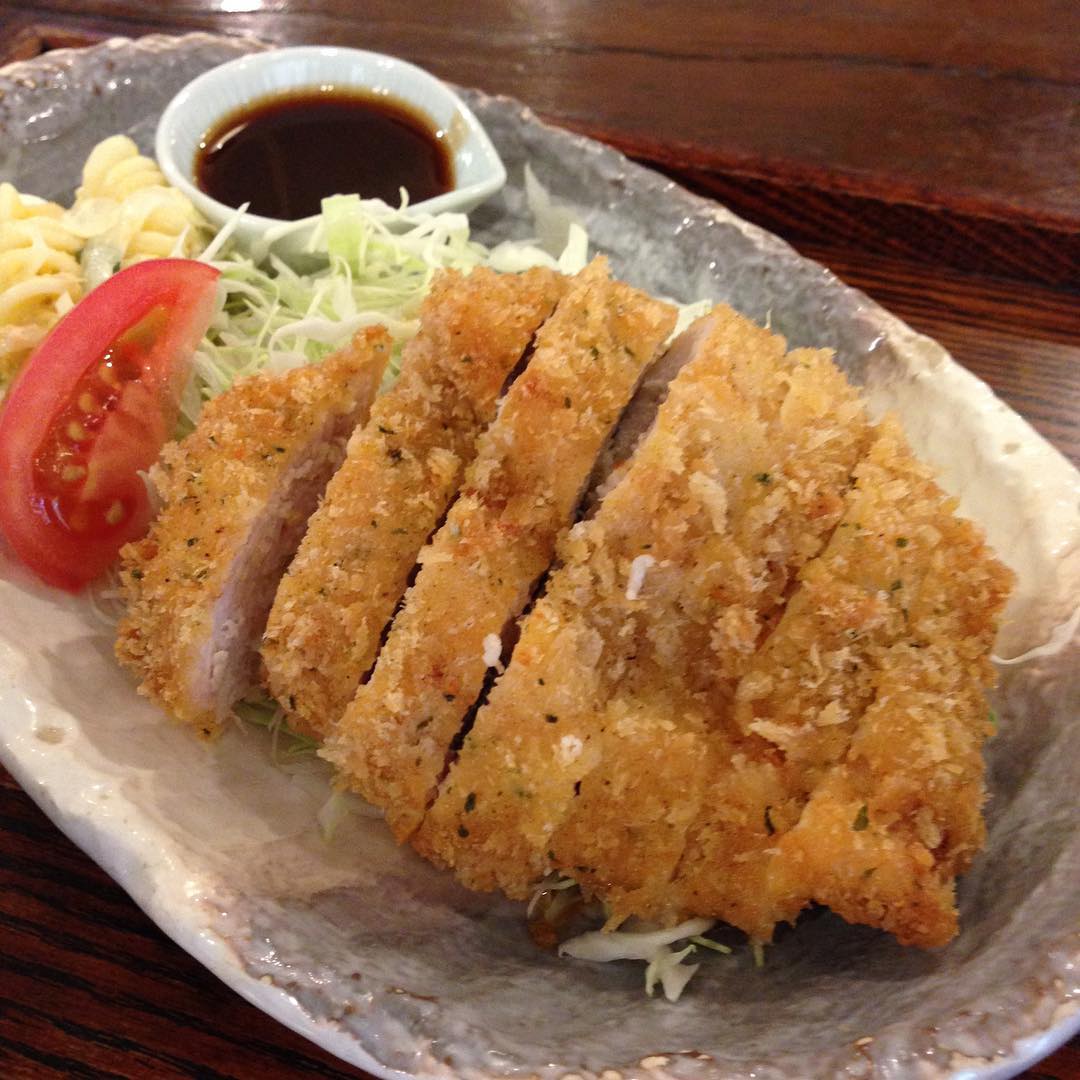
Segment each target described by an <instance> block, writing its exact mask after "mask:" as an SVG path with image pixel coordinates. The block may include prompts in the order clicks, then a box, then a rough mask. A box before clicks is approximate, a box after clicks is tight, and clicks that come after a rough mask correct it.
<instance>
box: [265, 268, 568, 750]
mask: <svg viewBox="0 0 1080 1080" xmlns="http://www.w3.org/2000/svg"><path fill="white" fill-rule="evenodd" d="M565 282H566V278H565V277H563V276H562V275H561V274H557V273H555V272H553V271H551V270H544V269H535V270H529V271H526V272H525V273H523V274H496V273H495V272H494V271H492V270H488V269H487V268H484V267H481V268H477V269H475V270H473V271H472V272H471V273H470V274H468V275H462V274H459V273H457V272H455V271H446V272H443V273H441V274H439V275H437V276H436V278H435V279H434V281H433V282H432V287H431V292H430V293H429V294H428V296H427V298H426V299H425V301H424V304H423V306H422V308H421V311H420V330H419V332H418V334H417V336H416V337H415V338H413V340H412V341H411V342H409V344H408V345H407V346H406V347H405V350H404V353H403V355H402V361H401V375H400V376H399V378H398V381H397V382H396V383H395V384H394V386H393V387H392V388H391V389H390V390H389V391H387V392H386V393H385V394H383V395H382V396H381V397H379V398H378V399H377V400H376V402H375V404H374V406H373V407H372V410H371V417H370V419H369V420H368V422H367V424H366V425H365V426H364V427H363V428H362V429H358V430H357V432H356V433H355V435H354V436H353V437H352V439H351V440H350V442H349V447H348V451H347V454H346V458H345V462H344V463H343V464H342V466H341V468H340V469H339V470H338V471H337V473H336V474H335V475H334V477H333V479H332V480H331V481H330V484H329V485H328V487H327V490H326V497H325V498H324V500H323V502H322V505H321V506H320V508H319V509H318V511H317V512H316V513H315V515H314V516H313V518H312V519H311V522H310V523H309V525H308V530H307V533H306V535H305V536H304V540H303V542H302V543H301V545H300V549H299V551H298V552H297V555H296V558H295V559H294V560H293V562H292V564H291V565H290V567H289V570H288V572H287V573H286V575H285V577H284V578H283V579H282V582H281V585H280V587H279V588H278V592H277V596H276V598H275V600H274V606H273V609H272V611H271V613H270V619H269V621H268V623H267V629H266V635H265V637H264V640H263V644H262V657H263V661H264V663H265V665H266V672H267V680H268V686H269V689H270V692H271V693H272V694H273V696H274V697H275V698H276V699H277V700H278V701H279V702H281V703H282V705H283V707H284V708H285V709H286V710H287V711H288V716H289V721H290V723H291V724H292V726H293V727H294V728H295V729H297V730H304V731H308V732H311V733H315V734H320V735H321V734H325V732H326V731H328V730H329V728H330V725H331V724H332V723H333V722H334V721H335V720H337V719H338V717H340V716H341V714H342V712H344V710H345V707H346V705H348V703H349V702H350V701H351V700H352V697H353V695H354V693H355V692H356V687H357V685H358V683H359V682H360V680H361V678H362V677H363V676H364V675H366V674H367V673H368V671H369V670H370V669H371V665H372V664H373V663H374V661H375V655H376V653H377V652H378V649H379V645H380V642H381V636H382V633H383V630H384V628H385V627H386V624H387V623H388V622H389V621H390V619H391V617H392V616H393V613H394V608H395V606H396V605H397V603H398V601H399V600H400V599H401V596H402V594H403V593H404V592H405V589H406V586H407V584H408V580H409V575H410V573H411V572H412V570H413V566H414V564H415V562H416V555H417V552H419V550H420V548H421V547H422V546H423V545H424V544H425V543H426V542H427V540H428V539H429V537H430V536H431V534H432V532H433V531H434V529H435V527H436V526H437V525H438V523H439V521H440V520H441V519H442V517H443V515H444V514H445V512H446V508H447V506H448V505H449V504H450V502H451V500H452V499H453V498H454V496H455V495H456V494H457V492H458V489H459V487H460V486H461V481H462V477H463V474H464V471H465V468H466V466H467V465H468V464H469V463H470V462H471V461H472V457H473V454H474V453H475V452H476V440H477V438H478V436H479V435H480V433H481V432H482V431H483V430H484V428H485V427H486V426H487V424H488V423H490V421H491V419H492V418H493V416H494V415H495V405H496V401H497V399H498V396H499V394H500V392H501V390H502V388H503V385H504V383H505V382H506V380H507V379H508V377H509V376H510V374H511V372H512V370H513V368H514V366H515V365H516V364H517V363H518V361H519V360H520V358H521V355H522V353H523V352H524V351H525V349H526V348H527V346H528V345H529V342H530V341H531V339H532V336H533V334H534V333H535V332H536V329H537V328H538V327H539V325H540V324H541V323H542V322H543V321H544V320H545V319H546V318H547V317H548V315H550V314H551V311H552V309H553V308H554V306H555V303H556V301H557V300H558V298H559V297H560V296H561V295H562V293H563V291H564V289H565Z"/></svg>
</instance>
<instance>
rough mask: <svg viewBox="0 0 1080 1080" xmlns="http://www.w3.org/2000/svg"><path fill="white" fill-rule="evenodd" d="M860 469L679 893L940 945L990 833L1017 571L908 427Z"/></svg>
mask: <svg viewBox="0 0 1080 1080" xmlns="http://www.w3.org/2000/svg"><path fill="white" fill-rule="evenodd" d="M855 478H856V483H855V487H854V488H853V489H852V490H851V492H850V493H849V494H848V496H847V500H846V506H845V511H844V516H843V520H842V521H841V523H840V525H839V527H838V528H837V530H836V532H835V533H834V535H833V537H832V540H831V541H830V543H829V545H828V547H827V548H826V550H825V552H824V553H823V554H822V556H821V557H820V558H818V559H816V560H814V561H813V562H811V563H810V564H808V565H807V566H806V568H805V569H804V571H803V573H802V577H801V581H800V585H799V589H798V591H797V592H796V593H795V594H794V596H793V597H792V599H791V601H790V603H789V604H788V607H787V609H786V611H785V613H784V615H783V618H782V619H781V620H780V622H779V624H778V626H777V627H776V630H775V631H774V633H773V634H772V635H771V637H770V638H769V640H768V641H767V642H766V643H765V645H764V647H763V648H762V649H761V650H760V652H759V653H758V654H757V656H755V657H754V660H753V662H752V664H751V666H750V670H749V671H748V672H747V673H746V675H745V676H744V677H743V679H742V681H741V682H740V684H739V688H738V690H737V692H736V705H735V709H734V714H733V719H734V726H735V729H736V731H737V732H738V733H739V734H740V735H741V736H742V737H743V739H744V740H745V741H744V742H743V743H742V744H741V746H740V749H739V758H738V760H736V759H735V758H733V759H732V762H731V764H730V765H729V766H728V767H727V768H726V769H723V770H722V771H720V772H718V773H717V775H716V777H715V779H714V781H713V783H712V785H711V788H710V794H709V805H708V807H706V809H705V811H704V812H703V813H702V814H701V816H700V817H699V819H698V821H697V822H696V823H695V825H694V827H693V829H692V830H691V834H690V839H689V841H688V844H687V848H686V851H685V852H684V854H683V858H682V863H681V865H680V868H679V872H678V874H677V875H676V878H675V880H674V882H673V883H672V885H671V888H670V894H671V896H672V900H673V903H674V905H675V907H676V908H677V910H679V911H680V912H682V913H684V914H686V915H694V914H703V913H706V912H707V913H708V914H709V915H714V916H719V917H720V918H723V919H725V920H727V921H729V922H733V923H734V924H735V925H737V926H741V927H742V928H743V929H745V930H747V931H748V932H750V933H751V934H753V935H755V936H757V937H759V938H761V939H762V940H767V939H768V938H769V937H770V936H771V933H772V928H773V925H774V924H775V923H776V922H779V921H781V920H788V921H793V920H794V918H795V916H796V915H797V914H798V912H799V911H800V910H801V909H802V908H803V907H804V906H805V905H806V904H808V903H810V902H811V901H817V902H819V903H822V904H827V905H828V906H829V907H831V908H832V909H833V910H834V911H836V912H838V913H839V914H841V915H843V916H844V917H845V918H847V919H849V920H850V921H852V922H860V923H867V924H869V925H872V926H878V927H881V928H883V929H885V930H888V931H890V932H892V933H893V934H895V935H896V937H897V938H898V939H899V940H900V941H901V942H903V943H906V944H916V945H922V946H932V945H940V944H943V943H944V942H946V941H948V940H949V939H950V938H951V937H952V936H953V934H954V933H955V931H956V911H955V905H954V902H953V879H954V878H955V876H956V874H957V873H958V872H961V871H963V870H964V869H966V868H967V866H968V864H969V863H970V861H971V858H972V856H973V855H974V853H975V852H976V851H977V850H978V849H979V847H980V846H981V845H982V841H983V823H982V816H981V806H982V801H983V780H982V775H983V765H982V756H981V748H982V743H983V741H984V739H985V737H986V734H987V732H988V725H987V706H986V701H985V698H984V690H985V688H986V687H988V686H989V685H990V684H991V683H992V681H993V673H992V670H991V667H990V663H989V660H988V654H989V652H990V649H991V646H992V644H993V639H994V635H995V632H996V629H997V622H998V618H999V616H1000V612H1001V609H1002V607H1003V605H1004V603H1005V600H1006V598H1007V596H1008V592H1009V589H1010V588H1011V585H1012V580H1013V579H1012V574H1011V573H1010V572H1009V571H1008V570H1007V569H1006V568H1005V567H1003V566H1002V565H1001V564H1000V563H998V562H997V561H996V560H995V559H994V558H993V557H992V555H991V554H990V552H989V551H988V550H987V548H986V547H985V545H984V543H983V541H982V538H981V536H980V534H979V530H978V529H977V528H976V527H975V526H973V525H972V524H971V523H970V522H968V521H964V520H963V519H960V518H957V517H955V516H954V513H953V511H954V508H955V502H954V501H953V500H950V499H947V498H946V497H945V496H944V495H943V494H942V492H941V491H940V489H939V488H938V487H937V485H936V484H935V483H934V481H933V480H932V479H931V478H930V474H929V471H928V470H927V469H926V468H925V466H923V465H921V464H919V463H918V462H917V461H916V460H915V459H914V458H913V457H912V455H911V453H910V451H909V450H908V449H907V446H906V444H905V442H904V438H903V435H902V434H901V432H900V430H899V428H898V427H897V426H896V425H895V423H894V422H893V421H891V420H889V421H886V422H885V423H884V424H883V425H882V427H881V428H880V429H879V431H878V434H877V437H876V439H875V441H874V443H873V445H872V447H871V450H870V453H869V455H868V456H867V458H866V459H865V460H864V461H863V462H862V463H860V465H859V466H858V467H857V468H856V469H855Z"/></svg>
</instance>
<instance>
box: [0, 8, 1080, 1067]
mask: <svg viewBox="0 0 1080 1080" xmlns="http://www.w3.org/2000/svg"><path fill="white" fill-rule="evenodd" d="M226 9H228V10H226ZM187 29H205V30H213V31H216V32H221V33H243V34H255V35H258V36H260V37H263V38H266V39H268V40H271V41H277V42H281V43H298V42H320V43H343V44H349V45H354V46H358V47H365V48H373V49H378V50H382V51H386V52H391V53H394V54H397V55H400V56H404V57H406V58H408V59H412V60H414V61H416V62H418V63H421V64H423V65H424V66H426V67H428V68H430V69H432V70H434V71H435V72H437V73H438V74H440V75H442V76H444V77H446V78H449V79H452V80H454V81H456V82H458V83H462V84H465V85H473V86H479V87H481V88H483V89H486V90H488V91H490V92H502V93H509V94H512V95H514V96H516V97H518V98H520V99H522V100H524V101H526V102H527V103H529V104H530V105H532V106H533V108H534V109H535V110H536V111H537V112H538V113H540V114H541V115H543V116H544V117H546V118H549V119H552V120H555V121H557V122H561V123H563V124H566V125H567V126H571V127H573V128H575V129H577V130H580V131H584V132H586V133H588V134H593V135H598V136H600V137H603V138H605V139H607V140H608V141H610V142H612V143H613V144H614V145H617V146H619V147H620V148H621V149H623V150H626V151H628V152H630V153H631V154H632V155H634V156H635V157H637V158H638V159H639V160H642V161H645V162H646V163H649V164H653V165H655V166H659V167H661V168H663V169H664V170H665V171H667V172H668V173H669V174H670V175H672V176H673V177H675V178H677V179H678V180H680V181H681V182H683V183H685V184H686V185H687V186H689V187H691V188H692V189H694V190H697V191H699V192H702V193H705V194H709V195H712V196H713V197H716V198H718V199H720V200H721V201H723V202H725V203H726V204H727V205H729V206H731V208H732V209H733V210H735V211H736V212H738V213H740V214H742V215H743V216H745V217H747V218H750V219H751V220H754V221H756V222H758V223H760V224H763V225H765V226H766V227H767V228H770V229H772V230H773V231H775V232H778V233H779V234H781V235H783V236H784V237H785V238H787V239H788V240H790V241H791V242H792V243H793V244H794V245H795V246H796V247H797V248H799V249H800V250H801V251H803V252H804V253H805V254H807V255H809V256H811V257H812V258H815V259H818V260H820V261H822V262H824V263H826V264H827V265H828V266H830V267H831V268H832V269H833V270H834V271H835V272H836V273H837V275H838V276H839V277H841V278H842V279H844V280H845V281H847V282H849V283H850V284H852V285H855V286H857V287H858V288H861V289H864V290H865V291H866V292H867V293H869V294H870V295H871V296H873V297H874V298H875V299H877V300H879V301H880V302H881V303H883V304H884V305H885V306H886V307H888V308H890V309H891V310H893V311H894V312H896V313H897V314H898V315H899V316H901V317H902V318H903V319H905V320H906V321H907V322H909V323H910V324H911V325H913V326H914V327H916V328H917V329H919V330H922V331H924V332H925V333H928V334H930V335H931V336H933V337H935V338H937V339H938V340H939V341H940V342H941V343H942V344H943V345H944V346H945V347H946V348H947V349H949V350H950V352H952V354H953V356H954V357H955V358H956V359H957V360H958V361H959V362H961V363H962V364H964V365H965V366H967V367H968V368H970V369H971V370H972V371H974V372H975V373H976V374H977V375H979V376H980V377H981V378H983V379H985V380H986V381H987V382H989V383H990V385H991V386H992V387H993V388H994V389H995V390H996V391H997V393H999V394H1000V395H1001V396H1002V397H1003V398H1004V399H1005V400H1006V401H1007V402H1008V403H1009V404H1010V405H1012V407H1013V408H1015V409H1016V410H1017V411H1018V412H1020V413H1021V414H1022V415H1023V416H1025V417H1026V418H1027V419H1028V420H1030V421H1031V423H1032V424H1034V426H1035V427H1036V428H1037V429H1038V430H1040V431H1041V432H1042V433H1043V434H1044V435H1045V436H1046V437H1047V438H1048V439H1049V440H1050V441H1051V442H1052V443H1054V444H1055V445H1056V446H1057V447H1058V448H1059V449H1060V450H1061V451H1062V452H1063V453H1065V454H1066V455H1067V456H1068V457H1070V458H1071V459H1072V460H1073V461H1074V462H1076V463H1080V314H1078V311H1080V308H1078V304H1077V300H1078V298H1080V49H1078V48H1077V42H1078V41H1080V5H1078V4H1076V3H1075V0H1069V2H1056V3H1055V2H1050V0H1028V2H1026V3H1023V4H1016V3H1014V2H1011V0H995V2H979V0H972V2H970V3H963V4H953V5H949V4H942V3H940V2H932V0H890V2H885V0H878V2H874V3H842V4H840V3H837V4H834V3H824V2H822V3H818V4H813V3H792V4H787V5H777V4H774V3H768V2H765V0H719V2H708V0H653V2H652V3H649V4H644V3H642V4H626V3H604V4H601V3H596V2H588V0H559V2H557V3H555V2H552V0H518V2H510V0H503V2H497V0H475V2H470V3H466V2H465V0H439V2H438V3H428V4H423V5H421V4H415V5H407V4H404V3H401V2H400V0H371V2H364V3H361V2H350V0H309V2H305V3H300V2H290V0H182V2H173V3H169V4H160V5H156V6H151V5H147V4H145V3H135V2H127V0H108V2H98V3H94V4H85V3H77V2H74V0H66V2H64V0H53V2H46V3H37V2H34V3H30V4H26V3H11V2H6V0H0V62H3V61H5V60H7V59H15V58H26V57H29V56H33V55H36V54H38V53H40V52H42V51H44V50H47V49H50V48H57V47H67V46H70V45H78V44H81V43H85V42H88V41H92V40H97V39H100V38H101V37H104V36H107V35H109V34H115V33H126V34H137V33H141V32H147V31H165V32H178V31H183V30H187ZM0 972H2V977H0V1080H7V1078H16V1080H22V1078H38V1077H68V1076H70V1077H95V1078H96V1077H132V1078H135V1077H139V1078H141V1077H155V1078H156V1077H162V1078H171V1077H199V1078H216V1077H236V1078H246V1077H261V1076H271V1077H279V1076H280V1077H287V1078H292V1077H309V1076H310V1077H316V1076H319V1077H358V1076H362V1075H363V1074H361V1073H360V1072H358V1071H357V1070H354V1069H351V1068H348V1067H345V1066H343V1065H341V1064H340V1063H339V1062H337V1061H336V1060H335V1059H332V1058H330V1057H329V1056H328V1055H326V1054H324V1053H322V1052H321V1051H319V1050H318V1049H316V1048H315V1047H313V1046H312V1045H310V1044H309V1043H307V1042H305V1041H304V1040H303V1039H301V1038H299V1037H298V1036H296V1035H293V1034H292V1033H291V1032H289V1031H288V1030H286V1029H285V1028H283V1027H281V1026H280V1025H278V1024H277V1023H275V1022H274V1021H271V1020H270V1019H268V1018H267V1017H265V1016H264V1015H263V1014H261V1013H259V1012H258V1011H257V1010H255V1009H253V1008H252V1007H250V1006H248V1005H247V1004H246V1003H245V1002H243V1001H242V1000H241V999H240V998H239V997H238V996H236V995H235V994H233V993H232V992H231V991H229V990H227V989H226V988H225V987H224V986H223V985H222V984H220V983H219V982H217V980H216V979H214V978H213V976H211V975H209V974H208V973H207V972H205V971H204V969H202V968H201V967H200V966H199V965H198V964H196V963H195V962H194V961H193V960H192V959H191V958H190V957H188V956H187V955H186V954H184V953H183V952H181V951H180V950H179V949H177V948H176V947H175V946H174V945H172V944H171V943H170V942H169V941H168V940H167V939H166V938H165V937H164V935H162V934H161V933H160V932H159V931H158V930H157V929H156V928H155V927H154V926H153V924H151V923H150V922H149V920H148V919H147V918H146V917H145V916H143V915H142V913H141V912H140V911H139V910H138V908H136V907H135V905H134V904H133V903H132V902H131V901H130V900H129V899H128V898H127V897H126V895H125V894H124V893H123V892H122V891H121V890H120V889H119V888H118V887H117V886H116V885H114V884H113V883H112V882H111V880H110V879H109V878H108V877H107V876H106V875H105V874H104V873H103V872H102V871H101V870H100V869H98V868H97V867H96V866H95V865H94V864H93V863H92V862H90V860H89V859H87V858H86V857H85V856H84V855H82V854H81V852H79V851H78V850H77V849H76V848H75V847H74V846H73V845H71V844H70V843H69V842H68V841H67V840H66V839H65V838H64V837H62V836H61V835H60V834H59V833H58V832H57V831H56V830H55V829H54V828H53V827H52V826H51V825H50V824H49V822H48V821H47V819H46V818H45V817H44V815H42V814H41V812H40V811H39V810H38V809H37V808H36V807H35V806H34V804H33V803H32V801H31V800H30V799H29V797H28V796H27V795H26V794H25V793H23V792H22V791H21V790H20V789H19V788H18V787H17V785H16V784H15V783H14V781H13V780H12V779H11V778H10V776H8V774H7V773H5V772H3V770H2V769H0ZM1025 1076H1026V1077H1028V1080H1036V1078H1050V1080H1080V1040H1074V1042H1073V1043H1071V1044H1069V1045H1068V1046H1066V1047H1064V1048H1062V1049H1061V1050H1059V1051H1058V1052H1057V1053H1056V1054H1054V1055H1052V1056H1051V1057H1050V1058H1049V1059H1047V1060H1046V1061H1045V1062H1043V1063H1042V1064H1041V1065H1039V1066H1038V1067H1037V1068H1036V1069H1034V1070H1032V1071H1030V1072H1029V1073H1026V1074H1025Z"/></svg>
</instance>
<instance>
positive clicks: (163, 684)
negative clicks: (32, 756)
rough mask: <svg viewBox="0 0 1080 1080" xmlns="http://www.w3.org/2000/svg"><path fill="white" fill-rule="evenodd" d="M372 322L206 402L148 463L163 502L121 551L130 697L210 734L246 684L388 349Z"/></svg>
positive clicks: (122, 643)
mask: <svg viewBox="0 0 1080 1080" xmlns="http://www.w3.org/2000/svg"><path fill="white" fill-rule="evenodd" d="M390 344H391V343H390V337H389V335H388V334H387V333H386V331H385V330H383V329H382V328H381V327H380V328H376V329H372V330H367V331H364V332H362V333H361V334H358V335H357V337H356V338H355V339H354V340H353V342H352V344H351V345H350V346H348V347H346V348H345V349H343V350H341V351H340V352H338V353H336V354H334V355H333V356H331V357H329V358H328V359H326V360H325V361H324V362H323V363H321V364H318V365H313V366H310V367H303V368H297V369H295V370H292V371H289V372H287V373H286V374H284V375H256V376H253V377H251V378H248V379H244V380H242V381H240V382H238V383H237V384H236V385H235V386H233V387H232V388H231V389H230V390H228V391H226V392H225V393H223V394H222V395H220V396H219V397H217V398H215V399H214V400H213V401H210V402H208V403H207V404H206V406H205V407H204V409H203V412H202V415H201V416H200V418H199V422H198V425H197V426H196V428H195V430H194V431H193V432H192V433H191V434H190V435H189V436H188V437H187V438H186V439H184V440H183V441H182V442H180V443H172V444H170V445H168V446H166V448H165V450H164V451H163V454H162V460H161V463H160V464H159V465H158V466H155V468H154V470H153V474H152V475H153V479H154V483H155V485H156V486H157V488H158V491H159V493H160V494H161V497H162V499H163V500H164V504H165V505H164V508H163V509H162V511H161V513H160V514H159V516H158V518H157V520H156V521H155V522H154V524H153V526H152V528H151V530H150V533H149V535H148V536H147V537H146V538H145V539H144V540H141V541H139V542H137V543H134V544H129V545H128V546H127V547H126V548H125V549H124V550H123V552H122V553H121V559H122V573H121V578H122V581H123V590H124V597H125V600H126V602H127V606H128V610H127V614H126V616H125V617H124V619H123V620H122V622H121V624H120V627H119V636H118V639H117V643H116V654H117V657H118V658H119V660H120V662H121V663H122V664H124V665H125V666H126V667H128V668H129V669H130V670H131V671H133V672H134V673H135V675H136V676H137V677H138V678H139V679H140V686H139V692H140V693H142V694H145V695H146V696H147V697H150V698H152V699H153V700H155V701H157V702H158V703H159V704H160V705H162V706H163V707H164V708H165V709H167V710H168V711H169V712H170V713H172V714H173V715H174V716H176V717H178V718H179V719H181V720H184V721H187V722H189V723H191V724H195V725H198V726H199V727H200V728H201V730H202V731H203V733H204V734H207V735H209V734H212V733H213V732H215V731H216V730H217V728H218V725H219V723H220V721H221V720H222V719H223V718H224V716H225V715H227V713H228V710H229V708H230V707H231V706H232V704H233V703H234V702H235V701H236V699H237V698H238V697H240V696H241V695H242V694H243V693H244V691H245V690H246V689H247V688H248V687H249V686H250V684H251V683H252V682H253V681H254V676H255V663H256V659H257V654H256V653H255V651H254V649H255V647H256V645H257V643H258V638H259V635H260V634H261V632H262V629H263V626H264V624H265V621H266V615H267V612H268V611H269V608H270V604H271V601H272V600H273V596H274V590H275V589H276V587H277V582H278V578H279V577H280V575H281V573H282V571H283V570H284V568H285V566H286V564H287V562H288V559H289V558H290V557H291V555H292V553H293V552H294V551H295V549H296V544H297V543H299V540H300V537H301V536H302V535H303V530H304V526H305V523H306V521H307V519H308V517H309V516H310V514H311V512H312V511H313V510H314V508H315V505H316V502H317V500H318V498H319V496H320V495H321V493H322V490H323V487H324V486H325V484H326V481H327V479H328V478H329V476H330V475H331V473H332V472H333V470H334V469H335V468H336V467H337V465H338V464H339V463H340V461H341V458H342V456H343V454H344V452H345V443H346V440H347V439H348V436H349V434H350V432H351V431H352V430H353V428H354V426H355V425H356V424H357V423H360V422H362V421H363V420H364V419H365V418H366V416H367V413H368V409H369V408H370V405H371V401H372V399H373V398H374V396H375V393H376V391H377V389H378V386H379V381H380V379H381V378H382V373H383V369H384V367H385V366H386V362H387V360H388V358H389V356H390Z"/></svg>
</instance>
